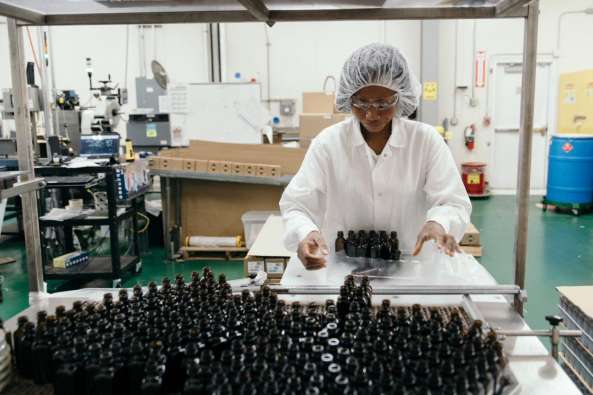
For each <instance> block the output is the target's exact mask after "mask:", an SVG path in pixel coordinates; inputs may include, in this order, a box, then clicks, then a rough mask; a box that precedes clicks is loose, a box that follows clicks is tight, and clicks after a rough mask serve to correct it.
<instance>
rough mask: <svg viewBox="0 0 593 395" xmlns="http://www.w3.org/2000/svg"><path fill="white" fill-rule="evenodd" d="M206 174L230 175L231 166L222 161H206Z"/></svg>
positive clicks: (230, 163)
mask: <svg viewBox="0 0 593 395" xmlns="http://www.w3.org/2000/svg"><path fill="white" fill-rule="evenodd" d="M208 173H215V174H232V173H233V164H232V162H229V161H224V160H209V161H208Z"/></svg>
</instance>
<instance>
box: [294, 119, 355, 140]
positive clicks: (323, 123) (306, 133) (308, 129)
mask: <svg viewBox="0 0 593 395" xmlns="http://www.w3.org/2000/svg"><path fill="white" fill-rule="evenodd" d="M349 116H350V114H301V115H299V138H300V139H303V140H304V139H309V140H310V139H312V138H313V137H315V136H317V135H318V134H319V133H320V132H321V131H322V130H323V129H325V128H328V127H330V126H331V125H334V124H336V123H338V122H342V121H343V120H345V119H346V118H348V117H349Z"/></svg>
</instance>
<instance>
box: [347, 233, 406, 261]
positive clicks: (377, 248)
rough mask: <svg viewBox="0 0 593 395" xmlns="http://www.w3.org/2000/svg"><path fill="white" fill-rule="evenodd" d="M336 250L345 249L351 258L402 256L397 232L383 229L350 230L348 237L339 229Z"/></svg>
mask: <svg viewBox="0 0 593 395" xmlns="http://www.w3.org/2000/svg"><path fill="white" fill-rule="evenodd" d="M335 250H336V252H340V251H343V252H344V253H345V254H346V256H348V257H350V258H368V259H383V260H394V261H397V260H399V259H400V257H401V251H400V250H399V240H398V238H397V232H394V231H392V232H390V234H389V236H387V232H386V231H384V230H382V231H380V232H378V233H377V232H376V231H374V230H371V231H370V232H368V233H367V232H366V231H364V230H360V231H358V232H355V231H353V230H350V231H348V237H347V238H345V237H344V232H343V231H338V235H337V237H336V242H335Z"/></svg>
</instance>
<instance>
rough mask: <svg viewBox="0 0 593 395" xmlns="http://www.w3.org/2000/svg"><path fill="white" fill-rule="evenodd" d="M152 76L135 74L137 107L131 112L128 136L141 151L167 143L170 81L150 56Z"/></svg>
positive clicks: (154, 148) (169, 140) (155, 149)
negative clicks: (167, 102)
mask: <svg viewBox="0 0 593 395" xmlns="http://www.w3.org/2000/svg"><path fill="white" fill-rule="evenodd" d="M151 68H152V74H153V78H152V79H150V78H145V77H138V78H136V101H137V105H138V108H136V109H135V110H133V111H132V112H130V114H129V119H128V124H127V137H128V138H129V139H130V140H131V141H132V143H133V145H134V147H135V148H136V149H137V150H141V151H158V150H159V149H160V148H163V147H170V146H171V145H172V141H171V122H170V119H169V109H168V108H167V107H168V106H167V105H166V101H167V100H166V98H167V84H168V82H169V79H168V76H167V72H166V71H165V69H164V67H163V66H162V65H161V64H160V63H159V62H157V61H156V60H153V61H152V63H151Z"/></svg>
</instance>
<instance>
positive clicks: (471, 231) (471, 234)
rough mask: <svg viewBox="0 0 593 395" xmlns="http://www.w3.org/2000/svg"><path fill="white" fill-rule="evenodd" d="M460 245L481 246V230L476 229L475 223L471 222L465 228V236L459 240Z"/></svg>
mask: <svg viewBox="0 0 593 395" xmlns="http://www.w3.org/2000/svg"><path fill="white" fill-rule="evenodd" d="M459 244H460V245H464V246H480V245H481V244H480V231H479V230H478V229H476V227H475V226H474V224H469V225H468V226H467V229H466V230H465V234H464V235H463V238H462V239H461V241H460V242H459Z"/></svg>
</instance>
